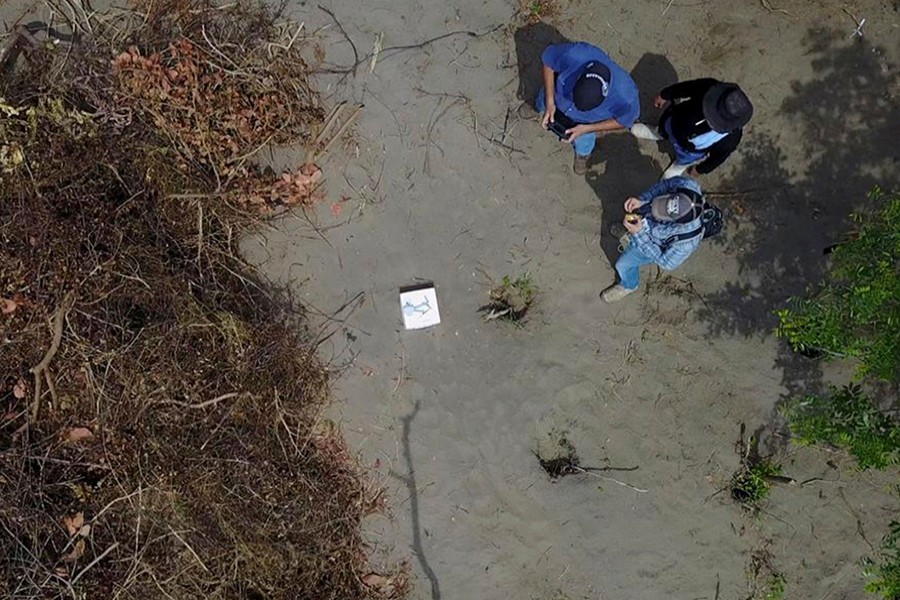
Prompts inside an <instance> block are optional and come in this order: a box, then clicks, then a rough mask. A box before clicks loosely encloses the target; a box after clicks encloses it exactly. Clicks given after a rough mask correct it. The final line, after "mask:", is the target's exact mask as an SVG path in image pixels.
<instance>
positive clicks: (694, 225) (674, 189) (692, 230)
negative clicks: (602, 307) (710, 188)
mask: <svg viewBox="0 0 900 600" xmlns="http://www.w3.org/2000/svg"><path fill="white" fill-rule="evenodd" d="M625 213H626V214H625V221H624V223H623V225H624V226H625V229H626V230H627V232H628V233H627V234H625V235H624V236H622V239H621V245H622V248H623V251H622V255H621V256H620V257H619V260H618V261H616V266H615V268H616V273H617V274H618V281H617V282H616V283H615V284H613V285H611V286H610V287H608V288H606V289H605V290H604V291H603V292H602V293H601V294H600V297H601V298H602V299H603V300H604V301H605V302H618V301H619V300H621V299H622V298H624V297H625V296H627V295H628V294H630V293H632V292H633V291H635V290H637V289H638V285H639V283H640V268H641V266H643V265H649V264H656V265H659V267H660V268H661V269H663V270H665V271H671V270H673V269H675V268H677V267H679V266H680V265H681V264H682V263H683V262H684V261H685V260H687V258H688V257H689V256H690V255H691V254H693V253H694V251H695V250H697V248H699V247H700V242H701V241H702V240H703V238H707V237H710V236H713V235H715V234H717V233H718V232H719V231H720V230H721V228H722V213H721V212H720V211H719V209H718V208H716V207H715V206H712V205H711V204H708V203H707V202H706V200H705V198H704V197H703V191H702V190H701V189H700V184H699V183H697V182H696V181H695V180H693V179H691V178H689V177H683V176H678V177H671V178H669V179H663V180H661V181H659V182H658V183H656V184H655V185H653V186H652V187H650V189H648V190H647V191H645V192H644V193H643V194H641V195H640V196H638V197H637V198H629V199H628V200H626V201H625Z"/></svg>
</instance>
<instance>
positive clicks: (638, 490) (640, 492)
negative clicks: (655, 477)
mask: <svg viewBox="0 0 900 600" xmlns="http://www.w3.org/2000/svg"><path fill="white" fill-rule="evenodd" d="M571 467H572V468H573V469H575V470H576V471H578V472H580V473H585V474H587V475H590V476H591V477H597V478H599V479H603V480H605V481H611V482H612V483H615V484H617V485H621V486H622V487H627V488H628V489H629V490H634V491H635V492H637V493H639V494H646V493H647V492H648V491H649V490H645V489H641V488H639V487H634V486H633V485H631V484H629V483H625V482H624V481H619V480H618V479H613V478H612V477H607V476H606V475H600V474H599V473H595V472H593V471H589V470H587V469H585V468H583V467H578V466H575V465H571Z"/></svg>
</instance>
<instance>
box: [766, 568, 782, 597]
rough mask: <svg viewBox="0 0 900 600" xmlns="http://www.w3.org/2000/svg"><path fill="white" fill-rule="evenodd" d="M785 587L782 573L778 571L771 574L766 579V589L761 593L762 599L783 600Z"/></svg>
mask: <svg viewBox="0 0 900 600" xmlns="http://www.w3.org/2000/svg"><path fill="white" fill-rule="evenodd" d="M786 587H787V585H786V582H785V581H784V575H781V574H780V573H776V574H775V575H772V576H771V577H769V579H768V580H767V581H766V590H765V592H764V593H763V600H784V592H785V588H786Z"/></svg>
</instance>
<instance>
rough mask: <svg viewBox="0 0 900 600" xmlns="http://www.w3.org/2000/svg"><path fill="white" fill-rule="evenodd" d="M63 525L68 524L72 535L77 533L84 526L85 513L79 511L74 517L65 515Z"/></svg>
mask: <svg viewBox="0 0 900 600" xmlns="http://www.w3.org/2000/svg"><path fill="white" fill-rule="evenodd" d="M63 525H65V526H66V531H68V532H69V535H70V536H72V535H75V534H76V533H78V532H79V531H81V528H82V526H84V513H83V512H78V513H75V516H74V517H63Z"/></svg>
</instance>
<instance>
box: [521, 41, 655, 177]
mask: <svg viewBox="0 0 900 600" xmlns="http://www.w3.org/2000/svg"><path fill="white" fill-rule="evenodd" d="M541 61H542V62H543V82H544V87H543V89H542V90H541V91H540V92H539V93H538V96H537V98H536V99H535V105H534V109H535V110H536V111H537V113H540V114H542V118H541V125H542V126H543V127H544V129H548V128H551V127H552V126H551V123H556V124H559V125H562V126H563V127H564V128H565V137H564V138H561V139H562V140H563V141H565V142H570V143H571V144H572V146H573V147H574V148H575V164H574V166H573V170H574V171H575V173H576V174H578V175H583V174H584V173H586V172H587V160H588V157H589V156H590V154H591V152H592V151H593V150H594V147H595V146H596V144H597V135H598V134H601V135H602V134H606V133H609V132H611V131H617V130H621V129H630V128H631V126H632V125H634V122H635V121H636V120H637V118H638V116H639V115H640V112H641V107H640V101H639V100H638V90H637V86H636V85H635V83H634V80H633V79H632V78H631V75H629V74H628V73H627V72H626V71H625V70H624V69H623V68H622V67H620V66H619V65H617V64H616V63H615V62H614V61H613V60H612V59H611V58H610V57H609V56H608V55H607V54H606V52H604V51H603V50H601V49H600V48H598V47H596V46H593V45H591V44H588V43H586V42H569V43H563V44H552V45H550V46H548V47H547V48H546V50H544V53H543V54H542V55H541ZM529 108H530V107H528V106H527V105H524V104H523V105H522V108H520V113H519V114H520V115H522V116H527V115H525V114H523V112H525V111H528V110H529ZM532 116H534V117H536V116H537V115H536V114H534V115H532Z"/></svg>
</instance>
